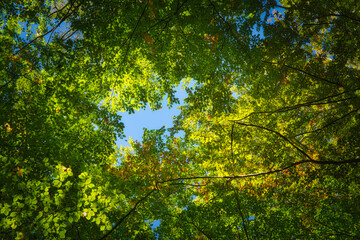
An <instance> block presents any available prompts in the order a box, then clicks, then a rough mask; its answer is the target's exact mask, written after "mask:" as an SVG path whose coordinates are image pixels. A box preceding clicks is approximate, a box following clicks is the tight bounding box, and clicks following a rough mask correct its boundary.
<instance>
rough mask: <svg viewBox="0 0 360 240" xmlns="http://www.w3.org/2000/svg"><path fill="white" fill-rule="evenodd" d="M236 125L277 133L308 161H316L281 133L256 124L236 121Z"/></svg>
mask: <svg viewBox="0 0 360 240" xmlns="http://www.w3.org/2000/svg"><path fill="white" fill-rule="evenodd" d="M235 123H236V124H238V125H241V126H248V127H256V128H260V129H263V130H266V131H268V132H271V133H275V134H276V135H278V136H279V137H280V138H282V139H284V140H285V141H286V142H288V143H290V145H291V146H293V147H294V148H295V149H296V150H297V151H299V152H300V153H301V154H302V155H304V156H305V157H306V158H307V159H309V160H310V161H314V160H313V159H312V158H311V157H310V156H309V155H308V154H307V153H306V152H304V151H303V150H302V149H300V148H299V147H298V146H296V145H295V144H294V143H293V142H291V141H290V139H288V138H287V137H285V136H284V135H282V134H281V133H279V132H277V131H275V130H272V129H269V128H266V127H263V126H258V125H255V124H250V123H242V122H236V121H235Z"/></svg>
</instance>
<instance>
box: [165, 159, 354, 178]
mask: <svg viewBox="0 0 360 240" xmlns="http://www.w3.org/2000/svg"><path fill="white" fill-rule="evenodd" d="M304 163H314V164H319V165H326V164H332V165H339V164H352V163H360V158H354V159H350V160H344V161H315V160H303V161H299V162H294V163H292V164H290V165H288V166H286V167H284V168H280V169H276V170H271V171H267V172H259V173H251V174H245V175H236V176H198V177H196V176H195V177H180V178H173V179H168V180H164V181H160V182H158V183H166V182H175V181H182V180H194V179H228V180H234V179H240V178H250V177H257V176H264V175H269V174H273V173H278V172H282V171H284V170H287V169H289V168H292V167H295V166H297V165H301V164H304Z"/></svg>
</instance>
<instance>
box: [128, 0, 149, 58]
mask: <svg viewBox="0 0 360 240" xmlns="http://www.w3.org/2000/svg"><path fill="white" fill-rule="evenodd" d="M148 5H149V0H148V1H147V2H146V4H145V7H144V9H143V11H142V13H141V15H140V17H139V18H138V20H137V22H136V24H135V27H134V29H133V30H132V32H131V33H130V36H129V37H128V38H127V39H126V41H125V42H124V44H125V43H126V42H127V41H129V44H128V45H127V48H126V52H125V55H124V59H123V63H124V62H125V59H126V56H127V54H128V52H129V49H130V41H131V38H132V37H133V35H134V33H135V31H136V29H137V27H138V26H139V23H140V20H141V19H142V18H143V16H144V14H145V11H146V8H147V7H148Z"/></svg>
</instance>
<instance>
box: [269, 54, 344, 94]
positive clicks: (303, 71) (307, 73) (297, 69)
mask: <svg viewBox="0 0 360 240" xmlns="http://www.w3.org/2000/svg"><path fill="white" fill-rule="evenodd" d="M262 62H264V63H268V64H272V65H280V66H284V67H286V68H290V69H292V70H295V71H298V72H301V73H304V74H306V75H309V76H310V77H313V78H316V79H318V80H321V81H324V82H327V83H330V84H334V85H337V86H339V87H343V85H341V84H340V83H337V82H332V81H330V80H328V79H326V78H322V77H319V76H316V75H314V74H312V73H310V72H307V71H305V70H302V69H300V68H296V67H293V66H289V65H286V64H279V63H276V62H269V61H264V60H262Z"/></svg>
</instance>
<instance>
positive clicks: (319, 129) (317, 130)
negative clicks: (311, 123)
mask: <svg viewBox="0 0 360 240" xmlns="http://www.w3.org/2000/svg"><path fill="white" fill-rule="evenodd" d="M357 111H358V110H357V109H355V110H352V111H350V112H348V113H347V114H345V115H343V116H341V117H339V118H337V119H335V120H334V121H332V122H330V123H328V124H326V125H325V126H323V127H321V128H318V129H316V130H314V131H310V132H304V133H300V134H298V135H296V136H295V137H299V136H302V135H305V134H309V133H315V132H319V131H322V130H323V129H324V128H327V127H329V126H331V125H333V124H334V123H335V122H337V121H339V120H341V119H343V118H345V117H347V116H348V115H350V114H352V113H354V112H357Z"/></svg>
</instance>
